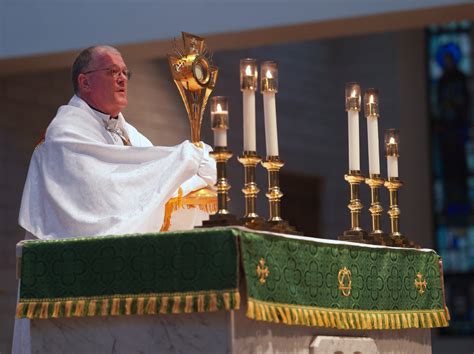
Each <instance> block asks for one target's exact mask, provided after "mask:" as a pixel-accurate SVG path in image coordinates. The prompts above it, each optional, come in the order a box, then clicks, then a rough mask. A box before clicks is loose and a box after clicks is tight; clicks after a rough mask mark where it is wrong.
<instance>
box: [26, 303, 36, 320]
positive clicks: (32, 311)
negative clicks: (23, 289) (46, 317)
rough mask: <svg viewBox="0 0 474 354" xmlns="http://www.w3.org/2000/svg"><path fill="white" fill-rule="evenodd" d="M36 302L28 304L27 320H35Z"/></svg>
mask: <svg viewBox="0 0 474 354" xmlns="http://www.w3.org/2000/svg"><path fill="white" fill-rule="evenodd" d="M35 307H36V302H30V303H29V304H28V311H27V313H26V317H27V318H34V314H35Z"/></svg>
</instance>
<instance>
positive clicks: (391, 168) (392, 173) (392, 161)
mask: <svg viewBox="0 0 474 354" xmlns="http://www.w3.org/2000/svg"><path fill="white" fill-rule="evenodd" d="M387 175H388V178H392V177H398V156H387Z"/></svg>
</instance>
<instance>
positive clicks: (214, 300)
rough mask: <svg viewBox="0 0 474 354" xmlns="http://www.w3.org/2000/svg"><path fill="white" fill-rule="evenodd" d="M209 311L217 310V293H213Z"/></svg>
mask: <svg viewBox="0 0 474 354" xmlns="http://www.w3.org/2000/svg"><path fill="white" fill-rule="evenodd" d="M209 311H217V296H216V294H211V299H210V301H209Z"/></svg>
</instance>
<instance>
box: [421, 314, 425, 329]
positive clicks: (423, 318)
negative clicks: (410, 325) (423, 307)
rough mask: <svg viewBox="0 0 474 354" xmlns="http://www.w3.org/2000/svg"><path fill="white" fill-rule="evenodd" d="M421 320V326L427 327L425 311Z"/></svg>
mask: <svg viewBox="0 0 474 354" xmlns="http://www.w3.org/2000/svg"><path fill="white" fill-rule="evenodd" d="M420 320H421V328H426V325H425V315H424V314H423V313H420Z"/></svg>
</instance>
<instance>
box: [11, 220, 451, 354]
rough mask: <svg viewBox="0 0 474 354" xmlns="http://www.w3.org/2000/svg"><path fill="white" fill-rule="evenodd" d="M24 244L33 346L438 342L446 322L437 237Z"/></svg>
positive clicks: (209, 348) (236, 233)
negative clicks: (402, 242)
mask: <svg viewBox="0 0 474 354" xmlns="http://www.w3.org/2000/svg"><path fill="white" fill-rule="evenodd" d="M17 255H18V257H19V263H18V264H19V275H20V276H21V287H20V299H19V303H18V308H17V317H18V318H28V319H30V321H31V326H30V345H31V352H32V353H36V352H55V353H56V352H68V353H85V352H87V353H103V352H109V351H110V352H115V353H139V352H142V353H155V352H187V353H192V352H206V353H209V352H231V353H247V352H266V353H272V352H275V353H276V352H281V353H283V352H295V353H325V352H327V351H325V350H327V348H331V350H332V351H331V352H332V353H333V352H335V351H337V350H340V351H342V352H345V351H344V350H345V349H344V348H347V345H350V348H351V350H352V351H351V352H354V351H357V350H359V349H357V348H360V350H359V351H361V350H362V351H361V352H364V353H365V352H367V353H372V352H374V353H376V352H386V351H391V352H403V353H430V352H431V340H430V328H435V327H443V326H447V325H448V321H449V312H448V310H447V308H446V306H445V302H444V289H443V278H442V267H441V263H440V258H439V256H438V255H437V254H436V253H435V252H434V251H432V250H428V249H421V250H417V249H409V248H397V247H385V246H377V245H363V244H356V243H350V242H343V241H332V240H325V239H318V238H310V237H302V236H291V235H284V234H276V233H270V232H262V231H259V232H257V231H254V230H249V229H245V228H239V227H224V228H212V229H205V228H204V229H197V230H192V231H185V232H168V233H160V234H144V235H123V236H105V237H99V238H74V239H67V240H51V241H36V240H35V241H22V242H20V243H19V245H18V254H17ZM345 346H346V347H345ZM325 348H326V349H325Z"/></svg>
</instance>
